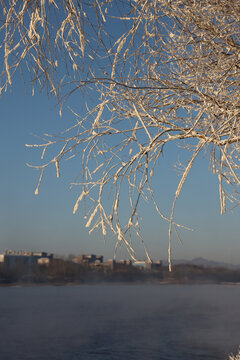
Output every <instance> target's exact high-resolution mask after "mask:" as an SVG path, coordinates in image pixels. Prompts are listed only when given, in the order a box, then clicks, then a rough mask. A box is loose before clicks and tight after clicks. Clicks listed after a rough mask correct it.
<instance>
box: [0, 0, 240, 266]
mask: <svg viewBox="0 0 240 360" xmlns="http://www.w3.org/2000/svg"><path fill="white" fill-rule="evenodd" d="M1 8H2V9H1V10H2V13H1V18H2V21H1V24H2V25H1V38H2V39H3V41H2V45H1V56H2V73H1V83H0V88H1V92H2V91H6V90H7V88H8V87H9V86H11V85H12V84H13V82H14V74H15V72H16V71H18V70H21V71H22V72H23V74H25V75H26V78H27V79H29V76H30V79H31V83H32V89H33V93H34V89H35V88H36V87H38V86H40V87H41V88H42V89H44V88H45V89H46V90H47V92H48V93H50V94H52V95H53V96H56V98H57V100H58V102H59V106H60V113H61V111H62V108H63V106H64V105H65V104H67V103H68V100H69V98H70V97H71V96H72V95H73V94H76V93H78V92H79V98H82V95H81V92H84V94H85V99H86V101H87V103H86V106H85V112H83V111H82V110H81V111H79V112H78V111H77V110H75V109H72V112H73V116H74V119H75V120H76V122H75V124H74V125H73V126H72V128H71V129H67V130H66V131H65V132H64V133H62V134H61V135H60V136H56V137H54V136H46V137H45V138H44V139H43V142H42V143H40V144H37V145H31V146H37V147H39V149H43V152H42V158H44V156H45V153H47V152H48V150H49V149H50V148H53V149H55V153H54V156H53V157H52V158H50V160H49V161H46V163H44V164H43V165H40V166H39V167H38V168H39V170H41V176H40V180H39V184H38V186H37V189H36V193H38V189H39V185H40V182H41V179H42V176H43V173H44V171H45V170H46V169H47V168H48V166H50V165H51V164H55V166H56V170H57V176H60V167H61V162H62V160H63V159H65V158H68V157H70V158H71V157H74V156H78V157H80V158H81V162H82V173H81V181H79V183H74V185H77V186H79V187H80V188H81V190H80V196H79V198H78V199H77V202H76V205H75V207H74V213H75V212H76V211H77V209H78V205H79V203H80V202H81V201H84V203H85V206H84V209H85V216H86V217H87V226H88V227H89V228H90V232H92V231H93V230H96V229H101V231H102V233H103V236H105V235H106V231H107V229H111V230H112V231H113V233H115V234H116V236H117V239H118V240H117V244H116V247H118V246H119V244H124V245H125V246H126V248H127V250H128V251H129V254H130V256H131V257H132V258H133V259H135V257H136V255H135V251H134V248H133V245H132V243H131V240H130V239H131V237H130V235H129V234H130V233H131V231H134V232H136V233H137V235H138V236H139V237H140V239H141V241H142V242H143V239H142V238H141V235H140V230H139V220H140V218H139V215H138V205H139V204H140V202H141V201H142V200H147V199H150V200H151V201H152V203H153V206H154V207H155V209H156V210H157V212H158V214H159V215H160V217H161V218H162V219H163V220H164V221H167V222H168V223H169V264H170V268H171V236H172V230H174V231H175V232H176V234H177V237H179V233H178V231H179V229H180V228H181V227H182V226H181V225H179V224H177V223H176V222H175V220H174V208H175V204H176V200H177V198H178V197H179V194H180V193H181V190H182V187H183V185H184V182H185V180H186V178H187V177H188V175H189V174H190V172H191V168H192V165H193V163H194V162H195V161H196V159H197V158H198V157H199V155H200V154H201V153H202V152H203V151H205V152H206V153H207V155H208V157H209V164H210V169H211V170H212V171H213V172H214V173H215V174H216V176H217V177H218V180H219V194H220V203H221V213H224V212H225V209H226V200H228V201H229V202H230V203H232V206H235V205H238V204H239V190H238V189H239V182H240V177H239V139H240V134H239V130H240V128H239V113H240V104H239V99H240V94H239V81H240V79H239V69H240V38H239V34H240V31H239V30H240V29H239V20H240V2H239V1H236V0H220V1H210V0H206V1H203V0H200V1H194V0H186V1H183V0H176V1H167V0H160V1H159V0H138V1H134V0H128V1H121V2H119V1H117V0H108V1H106V0H104V1H103V0H91V1H88V2H83V1H74V0H59V1H54V0H51V1H50V0H41V1H40V0H31V1H29V0H28V1H27V0H21V1H20V0H19V1H12V2H4V1H1ZM88 96H93V97H94V104H93V105H91V104H92V103H93V102H92V103H90V101H88ZM176 142H177V143H181V144H182V146H183V147H184V148H185V149H186V150H188V151H189V161H188V163H187V165H186V166H185V168H184V170H183V172H182V176H181V179H180V182H179V185H178V188H177V190H176V194H175V199H174V201H173V204H172V211H171V213H170V214H169V215H165V214H164V212H162V211H161V210H160V208H159V206H158V204H157V202H156V200H155V198H154V191H153V189H152V186H151V178H152V176H153V174H154V168H155V167H156V166H158V163H159V162H161V154H162V151H163V148H164V150H165V151H167V149H168V144H170V143H176ZM59 149H60V150H59ZM126 184H127V185H128V189H129V204H130V208H131V211H130V212H129V214H128V219H127V222H125V223H122V222H121V219H120V218H121V216H120V209H121V201H120V192H121V188H122V187H125V185H126ZM125 188H126V187H125ZM110 190H111V192H110V194H111V200H112V206H110V207H109V206H106V203H105V200H106V194H107V193H109V191H110ZM143 244H144V243H143ZM145 250H146V254H147V257H148V259H149V260H150V257H149V255H148V252H147V249H146V248H145Z"/></svg>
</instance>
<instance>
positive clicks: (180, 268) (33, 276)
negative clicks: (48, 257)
mask: <svg viewBox="0 0 240 360" xmlns="http://www.w3.org/2000/svg"><path fill="white" fill-rule="evenodd" d="M145 281H153V282H159V283H179V284H181V283H202V282H204V283H206V282H208V283H209V282H210V283H238V282H239V283H240V269H237V270H232V269H228V268H220V267H216V268H210V267H209V268H207V267H203V266H197V265H189V264H181V265H175V266H173V268H172V272H171V273H170V272H169V271H168V267H167V266H162V267H159V268H158V269H155V270H144V269H142V268H136V267H135V266H133V265H124V264H118V263H117V264H116V265H115V266H114V267H113V268H111V267H105V266H88V265H83V264H76V263H74V262H72V261H70V260H63V259H53V260H52V261H51V262H50V263H49V264H48V265H40V264H38V265H33V266H31V267H29V266H27V265H24V264H17V265H16V266H15V267H12V268H11V267H7V266H6V265H4V264H1V265H0V284H2V285H4V284H13V283H36V284H67V283H76V284H82V283H91V282H94V283H97V282H132V283H134V282H145Z"/></svg>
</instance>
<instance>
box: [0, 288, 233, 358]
mask: <svg viewBox="0 0 240 360" xmlns="http://www.w3.org/2000/svg"><path fill="white" fill-rule="evenodd" d="M239 300H240V287H237V286H223V285H192V286H190V285H166V286H159V285H81V286H59V287H57V286H39V287H8V288H0V324H1V336H0V359H1V360H13V359H14V360H22V359H23V360H28V359H29V360H30V359H31V360H45V359H48V360H49V359H56V360H70V359H71V360H79V359H84V360H85V359H86V360H88V359H89V360H90V359H96V360H103V359H106V360H108V359H109V360H110V359H111V360H115V359H130V360H135V359H138V360H141V359H144V360H146V359H153V360H154V359H158V360H164V359H166V360H175V359H176V360H177V359H178V360H181V359H182V360H183V359H184V360H190V359H191V360H195V359H198V360H200V359H209V360H210V359H215V360H221V359H227V358H228V354H229V353H231V352H236V351H237V349H238V346H239V344H240V307H239Z"/></svg>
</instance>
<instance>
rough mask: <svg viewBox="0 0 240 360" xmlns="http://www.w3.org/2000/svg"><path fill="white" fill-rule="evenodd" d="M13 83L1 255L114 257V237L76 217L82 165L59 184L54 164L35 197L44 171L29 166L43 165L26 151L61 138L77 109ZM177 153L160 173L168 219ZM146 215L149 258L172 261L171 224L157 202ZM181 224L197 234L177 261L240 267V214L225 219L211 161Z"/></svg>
mask: <svg viewBox="0 0 240 360" xmlns="http://www.w3.org/2000/svg"><path fill="white" fill-rule="evenodd" d="M13 85H14V86H13V89H9V91H8V92H7V93H6V94H5V93H4V94H3V95H2V97H1V98H0V103H1V117H2V123H1V125H2V126H1V135H0V136H1V141H0V144H1V163H0V165H1V189H0V200H1V205H0V218H1V219H0V229H1V231H0V239H1V241H0V251H3V250H4V249H5V248H9V249H14V250H21V249H26V250H32V251H38V250H42V249H43V250H44V251H48V252H54V253H57V254H70V253H74V254H78V253H100V254H102V255H104V257H105V258H112V257H113V252H114V246H115V237H114V236H113V235H112V234H111V233H109V234H108V235H107V237H106V244H104V240H103V239H102V236H101V234H100V233H99V234H98V233H94V234H92V235H91V236H89V234H88V229H86V228H85V223H86V219H84V218H83V213H82V212H81V209H80V211H79V212H78V213H77V214H76V215H73V214H72V211H73V207H74V204H75V201H76V199H77V196H78V189H73V190H71V191H70V190H69V184H70V182H71V181H72V180H73V179H74V177H75V176H76V174H77V173H78V170H79V171H80V164H79V167H78V163H77V161H75V162H74V163H71V162H69V163H68V162H65V163H64V169H63V171H62V177H61V178H60V179H57V178H56V173H55V167H54V166H53V167H52V169H51V170H50V171H48V172H47V173H46V175H45V178H44V180H43V183H42V185H41V187H40V192H39V195H38V196H35V195H34V190H35V187H36V185H37V182H38V176H39V172H38V171H36V170H35V169H32V168H30V167H28V166H26V163H30V164H33V165H37V164H38V163H39V161H40V152H39V151H38V150H35V149H29V148H26V147H25V144H26V143H28V144H29V143H30V144H31V143H34V142H35V141H36V139H35V138H34V137H33V136H32V135H31V134H36V135H38V136H41V135H42V134H43V133H45V132H47V133H54V134H56V133H58V132H60V131H61V130H63V129H65V127H66V126H65V123H66V122H68V124H70V123H71V121H72V118H71V113H70V111H68V110H67V109H64V111H63V117H62V118H60V117H59V112H58V107H57V104H56V101H55V100H54V99H52V98H50V99H49V98H48V97H47V96H45V95H44V94H43V93H40V94H39V93H37V94H36V95H35V96H34V97H32V96H31V95H30V94H29V93H26V89H25V87H24V85H23V84H22V83H21V82H20V79H18V78H16V80H15V83H14V84H13ZM27 91H29V90H27ZM177 151H178V149H177V147H173V148H172V149H171V151H170V152H169V153H168V154H166V155H165V154H164V161H163V165H161V167H160V168H159V172H161V171H165V172H166V174H167V180H168V181H167V182H166V184H164V187H165V188H164V189H165V190H166V191H164V193H159V194H157V196H156V197H157V200H158V202H159V204H160V207H161V209H165V211H166V213H168V214H169V211H170V205H171V201H172V199H173V194H174V192H175V190H176V187H177V181H178V180H179V177H178V175H177V172H176V171H175V170H174V168H173V165H174V162H176V161H177V160H179V156H180V155H178V152H177ZM180 160H181V159H180ZM170 163H171V165H170V166H168V165H169V164H170ZM165 178H166V177H165ZM159 181H161V182H162V181H163V180H162V179H160V178H159V176H158V174H156V175H155V178H154V180H153V182H154V183H155V185H154V188H155V190H157V188H158V182H159ZM156 193H157V192H156ZM123 201H124V199H123ZM126 206H127V205H126ZM141 216H142V218H143V224H142V234H143V237H144V240H145V243H146V246H147V248H148V250H149V253H150V256H151V257H152V259H153V260H156V259H166V258H167V248H168V225H167V224H166V223H163V222H162V221H161V220H160V218H159V217H158V215H157V214H156V212H154V210H153V209H152V207H151V206H150V204H145V205H144V206H142V208H141ZM176 219H177V221H178V222H179V223H181V224H184V225H186V226H188V227H192V228H193V229H195V231H194V232H191V231H181V232H180V234H181V238H182V241H183V245H180V244H179V242H178V240H177V239H176V238H175V237H174V239H173V254H172V257H173V259H182V258H183V259H189V260H190V259H193V258H196V257H204V258H206V259H209V260H215V261H225V262H231V263H234V264H238V263H240V241H239V208H236V209H235V210H234V212H231V211H230V210H229V209H228V211H227V214H225V215H224V216H221V215H220V205H219V198H218V187H217V178H216V177H214V175H212V174H210V173H209V171H208V163H207V161H206V160H205V159H200V160H199V161H198V162H197V163H196V165H195V167H194V169H193V173H192V175H191V176H190V178H189V179H188V180H187V182H186V184H185V185H184V188H183V192H182V194H181V197H180V198H179V200H178V202H177V207H176ZM134 243H135V244H136V245H135V248H136V250H137V257H138V259H144V252H143V251H142V249H141V244H140V242H139V240H137V239H136V240H135V239H134ZM118 257H119V258H127V253H126V251H125V250H124V249H122V250H121V249H120V250H119V252H118Z"/></svg>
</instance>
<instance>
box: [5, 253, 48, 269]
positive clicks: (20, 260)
mask: <svg viewBox="0 0 240 360" xmlns="http://www.w3.org/2000/svg"><path fill="white" fill-rule="evenodd" d="M40 259H48V260H46V261H48V262H49V261H50V260H51V259H53V254H50V253H47V252H32V251H12V250H5V251H4V253H3V254H0V263H2V264H4V265H6V266H8V267H10V268H12V267H14V266H17V265H24V266H32V265H36V264H38V262H39V260H40Z"/></svg>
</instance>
